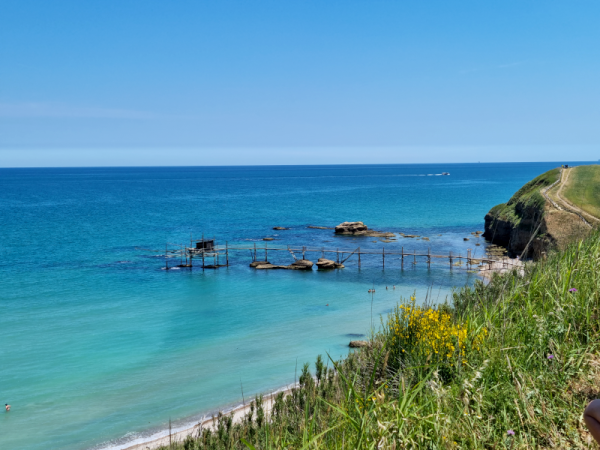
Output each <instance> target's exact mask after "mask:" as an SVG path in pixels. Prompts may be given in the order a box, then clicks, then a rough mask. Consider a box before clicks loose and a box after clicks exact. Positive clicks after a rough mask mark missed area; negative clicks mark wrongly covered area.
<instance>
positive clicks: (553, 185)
mask: <svg viewBox="0 0 600 450" xmlns="http://www.w3.org/2000/svg"><path fill="white" fill-rule="evenodd" d="M598 225H600V166H599V165H590V166H578V167H573V168H556V169H552V170H549V171H548V172H546V173H543V174H542V175H540V176H538V177H536V178H534V179H533V180H531V181H530V182H529V183H527V184H525V185H524V186H523V187H522V188H521V189H519V190H518V191H517V192H516V193H515V194H514V195H513V196H512V197H511V198H510V200H509V201H508V202H507V203H502V204H500V205H496V206H494V207H493V208H492V209H491V210H490V211H489V212H488V213H487V215H486V216H485V232H484V234H483V236H484V237H485V238H486V239H488V240H489V241H491V242H492V243H494V244H496V245H502V246H505V247H506V248H507V249H508V251H509V253H511V254H512V255H513V256H518V255H522V256H523V257H533V258H538V257H540V256H543V255H545V254H546V253H547V252H548V250H549V249H551V248H557V249H564V248H566V246H567V245H569V244H570V243H571V242H574V241H576V240H581V239H583V238H585V237H586V236H588V235H589V233H590V232H591V230H592V229H593V228H595V227H596V226H598Z"/></svg>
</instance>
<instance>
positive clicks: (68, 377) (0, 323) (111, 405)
mask: <svg viewBox="0 0 600 450" xmlns="http://www.w3.org/2000/svg"><path fill="white" fill-rule="evenodd" d="M232 163H235V161H232ZM557 165H558V163H528V164H522V163H519V164H444V165H364V166H358V165H353V166H346V165H339V166H291V167H290V166H269V167H163V168H81V169H0V403H1V404H4V403H10V404H11V405H12V410H11V411H10V412H9V413H2V414H0V442H1V446H2V448H10V449H22V450H41V449H44V450H47V449H65V450H70V449H74V450H78V449H89V448H94V449H97V448H105V447H113V448H114V447H116V448H121V446H123V445H125V444H126V443H128V442H131V441H132V440H135V439H139V438H140V437H144V436H148V435H151V434H153V433H156V432H157V431H160V430H164V428H165V427H166V424H167V423H168V421H169V419H172V420H173V422H174V423H175V428H177V427H184V426H186V425H187V424H190V423H192V422H194V420H197V419H198V418H199V417H200V416H201V415H202V414H205V413H209V412H212V411H215V410H216V409H217V408H219V407H223V406H227V405H234V404H236V403H238V402H240V401H241V399H242V395H241V385H243V389H244V394H245V396H246V398H248V396H250V395H252V394H256V393H259V392H269V391H271V390H273V389H276V388H278V387H280V386H283V385H286V384H290V383H293V382H294V381H295V368H296V365H297V366H298V367H301V366H302V364H303V363H304V362H312V361H314V358H315V357H316V356H317V355H318V354H322V355H324V356H325V355H326V354H327V353H328V354H330V355H331V356H332V357H333V358H338V357H340V356H342V355H345V354H347V352H348V347H347V344H348V342H349V341H350V340H351V339H353V337H352V335H360V334H368V333H369V330H370V328H371V325H372V324H373V323H374V324H375V325H377V324H378V323H379V317H380V316H381V315H382V314H385V313H386V312H387V311H389V310H390V309H391V308H392V307H393V306H394V305H395V304H396V303H397V302H398V301H399V300H400V298H401V297H402V296H404V297H406V296H408V295H410V294H411V293H412V292H414V291H416V293H417V297H418V298H419V299H423V298H424V297H425V295H426V292H427V289H428V287H430V288H431V292H432V297H433V300H434V301H443V300H444V299H445V298H446V297H447V296H448V294H449V293H450V292H451V291H452V288H453V287H455V286H457V287H460V286H463V285H465V284H466V283H472V282H473V281H474V280H475V277H476V275H474V274H469V273H467V271H466V270H453V271H452V272H451V271H450V270H449V269H448V267H447V263H446V265H441V264H434V265H432V267H431V268H430V269H428V268H427V266H426V264H424V263H419V264H416V265H412V264H406V265H405V267H404V270H402V269H401V267H400V262H399V260H398V259H397V258H396V259H394V258H391V257H389V258H386V265H385V270H382V267H381V258H380V257H364V256H363V258H362V268H361V269H360V270H359V269H358V267H357V264H356V259H355V258H351V259H350V260H349V261H348V262H347V263H346V268H345V269H343V270H339V271H332V272H318V271H317V270H314V271H312V272H299V271H281V270H280V271H256V270H254V269H250V268H249V267H248V264H249V263H250V262H251V260H250V253H249V252H247V251H245V252H239V253H233V252H232V254H230V266H229V267H228V268H221V269H218V270H206V271H202V270H201V269H200V268H199V267H194V269H193V270H188V269H180V270H169V271H165V270H162V268H163V267H164V265H165V244H166V243H167V242H169V243H187V242H189V240H190V235H191V236H192V237H193V238H194V239H196V238H200V237H201V236H202V234H204V235H205V236H207V237H214V238H215V239H216V240H217V242H218V243H224V242H225V241H227V242H228V245H230V246H236V245H237V246H242V245H245V246H252V245H254V243H257V245H258V246H259V247H262V246H263V245H264V241H262V238H264V237H274V238H275V239H276V240H274V241H271V242H269V244H268V245H269V246H272V247H276V246H278V247H285V246H287V245H292V246H303V245H306V246H309V247H317V248H321V247H325V248H340V249H354V248H356V247H358V246H360V247H361V249H364V250H367V249H378V251H381V249H382V248H383V247H385V249H386V251H393V250H397V249H399V248H400V247H402V246H403V247H404V249H405V251H412V250H417V251H419V250H426V249H427V248H431V251H432V252H433V253H443V254H447V253H448V252H449V251H453V252H455V253H463V254H466V252H467V249H468V248H472V249H473V250H474V251H476V252H477V254H483V249H484V247H485V245H481V246H477V247H476V246H475V242H476V241H477V239H475V238H473V236H471V234H470V233H471V232H472V231H476V230H482V229H483V217H484V215H485V213H486V212H487V211H488V210H489V209H490V208H491V207H492V206H494V205H496V204H497V203H501V202H504V201H506V200H508V198H509V197H510V196H511V195H512V194H513V193H514V192H515V191H516V190H517V189H518V188H520V187H521V186H522V185H523V184H524V183H525V182H527V181H529V180H530V179H532V178H533V177H535V176H536V175H539V174H540V173H542V172H545V171H546V170H549V169H551V168H553V167H556V166H557ZM443 171H447V172H450V173H451V175H450V176H435V174H440V173H441V172H443ZM356 220H360V221H364V222H365V224H367V225H368V226H369V227H371V228H375V229H379V230H384V231H392V232H397V233H400V232H403V233H407V234H417V235H422V236H427V237H429V238H430V241H423V240H416V239H407V238H401V237H400V238H399V239H398V240H397V241H394V242H391V243H383V242H382V241H381V240H380V239H374V238H349V237H335V236H334V235H333V230H331V229H328V230H321V229H311V228H307V226H309V225H316V226H328V227H331V226H335V225H337V224H338V223H340V222H343V221H356ZM274 226H284V227H289V228H290V229H289V230H286V231H274V230H273V229H272V228H273V227H274ZM464 237H469V238H471V240H470V241H464V240H463V238H464ZM318 257H319V255H317V254H310V253H309V254H307V258H309V259H312V260H313V261H314V260H316V259H317V258H318ZM269 259H270V260H271V262H273V263H279V264H290V263H291V262H293V259H292V256H291V255H290V254H289V253H287V252H277V253H276V254H275V253H274V252H272V253H271V254H270V255H269ZM175 262H178V261H175V258H172V259H171V264H173V263H175ZM393 285H395V286H396V289H395V290H394V289H392V286H393ZM373 286H374V287H375V288H376V291H377V292H376V294H375V295H374V297H373V304H372V303H371V300H372V298H371V295H369V294H368V293H367V290H368V289H370V288H371V287H373ZM386 286H388V288H389V289H388V290H386V289H385V287H386ZM327 304H328V305H329V306H326V305H327ZM371 308H372V309H371ZM371 311H373V313H372V314H371Z"/></svg>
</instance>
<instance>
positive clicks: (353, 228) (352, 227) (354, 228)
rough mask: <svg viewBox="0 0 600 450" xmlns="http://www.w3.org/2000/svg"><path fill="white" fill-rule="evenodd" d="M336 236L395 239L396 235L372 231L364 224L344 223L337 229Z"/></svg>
mask: <svg viewBox="0 0 600 450" xmlns="http://www.w3.org/2000/svg"><path fill="white" fill-rule="evenodd" d="M335 234H338V235H345V236H370V237H394V236H395V234H394V233H386V232H382V231H376V230H370V229H369V228H368V227H367V226H366V225H365V224H364V223H363V222H342V223H340V224H339V225H338V226H337V227H335Z"/></svg>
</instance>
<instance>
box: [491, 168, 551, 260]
mask: <svg viewBox="0 0 600 450" xmlns="http://www.w3.org/2000/svg"><path fill="white" fill-rule="evenodd" d="M559 174H560V172H559V170H558V169H553V170H551V171H549V172H546V173H544V174H542V175H540V176H539V177H537V178H535V179H533V180H531V181H530V182H529V183H527V184H526V185H525V186H523V187H522V188H521V189H519V191H518V192H517V193H515V195H513V196H512V197H511V199H510V200H509V201H508V202H507V203H502V204H500V205H496V206H494V207H493V208H492V209H491V210H490V212H488V213H487V214H486V216H485V232H484V233H483V236H484V237H485V238H486V239H487V240H488V241H491V242H492V243H494V244H496V245H502V246H505V247H506V248H507V249H508V251H509V253H511V254H512V255H520V254H521V253H522V252H523V251H524V250H525V249H527V251H526V254H525V255H524V256H527V257H536V256H539V255H540V254H541V253H543V252H544V251H546V250H547V248H548V247H549V246H550V245H552V244H553V243H554V240H555V239H554V237H553V236H552V233H549V227H548V222H547V218H548V215H547V205H546V199H545V198H544V197H543V195H542V194H541V192H540V191H541V189H543V188H545V187H547V186H550V185H551V184H552V183H554V182H555V181H556V180H557V179H558V176H559Z"/></svg>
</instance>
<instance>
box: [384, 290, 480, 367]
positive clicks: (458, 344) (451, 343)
mask: <svg viewBox="0 0 600 450" xmlns="http://www.w3.org/2000/svg"><path fill="white" fill-rule="evenodd" d="M387 330H388V333H387V335H388V339H389V340H390V341H389V342H388V345H389V348H390V350H391V353H392V354H395V356H396V357H397V360H402V359H405V358H406V357H407V356H408V355H411V356H413V357H419V358H422V357H425V358H427V360H429V361H432V362H437V363H444V364H446V363H447V364H449V365H451V366H452V365H455V364H457V363H458V362H461V363H465V362H466V361H467V356H468V352H469V351H470V350H479V348H480V345H481V343H482V341H483V339H484V338H485V337H486V336H487V329H485V328H483V329H480V330H478V331H475V330H470V328H469V324H468V322H466V323H459V322H457V321H456V320H455V318H454V316H453V314H452V312H451V310H450V308H448V307H447V306H446V305H440V306H435V307H430V306H418V305H416V298H415V297H414V296H411V298H410V301H409V302H407V303H405V304H402V305H399V306H397V307H396V308H395V309H394V311H393V312H392V313H391V314H390V315H389V316H388V321H387Z"/></svg>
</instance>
